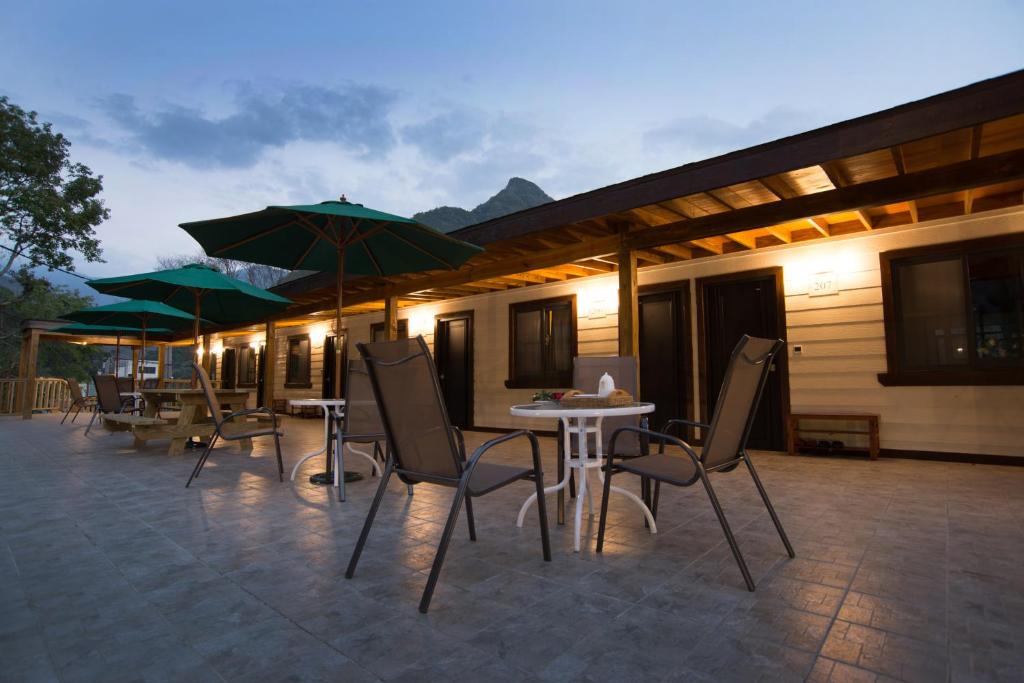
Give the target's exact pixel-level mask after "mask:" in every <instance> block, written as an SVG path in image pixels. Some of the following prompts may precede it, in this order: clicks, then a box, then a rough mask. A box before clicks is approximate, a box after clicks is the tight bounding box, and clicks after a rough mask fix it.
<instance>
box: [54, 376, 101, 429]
mask: <svg viewBox="0 0 1024 683" xmlns="http://www.w3.org/2000/svg"><path fill="white" fill-rule="evenodd" d="M64 381H65V382H67V383H68V395H69V398H70V399H71V402H70V403H69V404H68V409H67V410H65V411H64V417H62V418H61V420H60V423H61V424H64V421H65V420H67V419H68V415H70V414H71V411H72V410H74V411H75V415H74V417H72V418H71V422H72V423H74V421H75V420H77V419H78V414H79V413H80V412H82V411H83V410H93V409H94V408H95V407H96V397H95V396H82V387H81V385H79V384H78V381H77V380H74V379H71V378H70V377H65V378H64Z"/></svg>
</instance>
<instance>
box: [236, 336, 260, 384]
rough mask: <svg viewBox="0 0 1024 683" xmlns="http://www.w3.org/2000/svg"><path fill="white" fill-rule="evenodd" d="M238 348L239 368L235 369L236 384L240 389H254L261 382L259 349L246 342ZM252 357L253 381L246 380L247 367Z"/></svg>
mask: <svg viewBox="0 0 1024 683" xmlns="http://www.w3.org/2000/svg"><path fill="white" fill-rule="evenodd" d="M237 348H238V369H237V370H236V371H235V378H236V379H235V386H237V387H238V388H239V389H252V388H254V387H256V385H257V383H258V382H259V365H258V364H259V356H258V353H259V352H258V350H257V349H254V348H252V346H250V345H248V344H246V345H244V346H239V347H237ZM250 357H251V358H252V381H251V382H245V381H243V379H244V378H245V376H246V374H247V372H248V368H246V367H245V365H246V363H247V362H248V359H249V358H250Z"/></svg>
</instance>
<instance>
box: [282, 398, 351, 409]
mask: <svg viewBox="0 0 1024 683" xmlns="http://www.w3.org/2000/svg"><path fill="white" fill-rule="evenodd" d="M288 403H289V404H290V405H293V406H321V407H323V408H337V407H339V406H343V405H345V399H343V398H293V399H290V400H289V401H288Z"/></svg>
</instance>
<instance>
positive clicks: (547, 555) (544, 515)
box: [533, 472, 551, 562]
mask: <svg viewBox="0 0 1024 683" xmlns="http://www.w3.org/2000/svg"><path fill="white" fill-rule="evenodd" d="M533 480H534V483H535V484H536V485H537V517H538V520H539V521H540V544H541V548H543V550H544V561H545V562H550V561H551V536H550V533H549V532H548V508H547V504H546V503H545V502H544V475H543V474H542V473H541V472H534V476H533Z"/></svg>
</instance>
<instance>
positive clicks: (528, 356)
mask: <svg viewBox="0 0 1024 683" xmlns="http://www.w3.org/2000/svg"><path fill="white" fill-rule="evenodd" d="M515 328H516V329H515V334H516V338H515V368H516V375H517V379H519V378H524V379H525V378H530V377H537V376H539V375H541V374H542V373H543V372H544V347H543V344H542V340H543V337H542V332H541V311H539V310H532V311H517V312H516V314H515Z"/></svg>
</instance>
